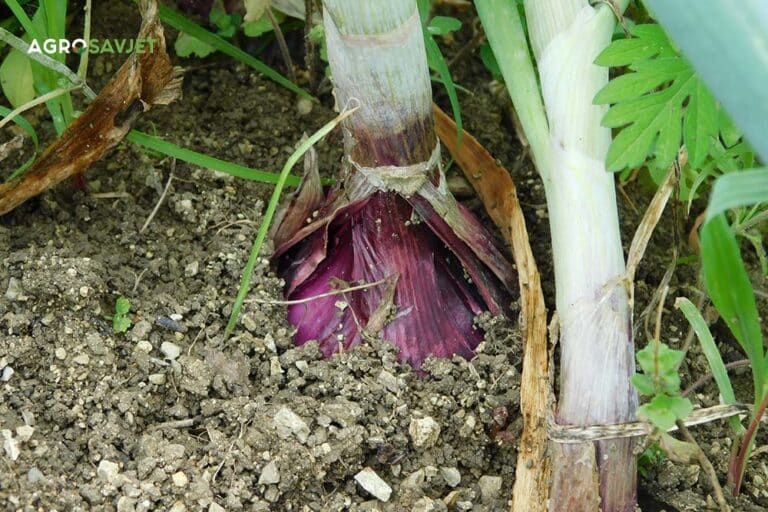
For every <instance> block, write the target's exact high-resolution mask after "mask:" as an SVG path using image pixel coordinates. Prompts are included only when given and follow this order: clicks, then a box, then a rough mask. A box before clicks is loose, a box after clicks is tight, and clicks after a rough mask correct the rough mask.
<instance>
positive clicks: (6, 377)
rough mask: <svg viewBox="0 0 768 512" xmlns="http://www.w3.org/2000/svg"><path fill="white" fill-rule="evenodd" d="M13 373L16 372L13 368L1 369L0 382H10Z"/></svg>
mask: <svg viewBox="0 0 768 512" xmlns="http://www.w3.org/2000/svg"><path fill="white" fill-rule="evenodd" d="M14 373H16V372H15V371H14V370H13V368H11V367H10V366H6V367H5V368H3V373H2V375H0V380H1V381H3V382H8V381H9V380H11V377H13V374H14Z"/></svg>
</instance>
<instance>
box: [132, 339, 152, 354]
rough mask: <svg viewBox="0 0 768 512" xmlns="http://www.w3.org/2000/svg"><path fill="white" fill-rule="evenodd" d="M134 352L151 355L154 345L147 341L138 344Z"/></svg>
mask: <svg viewBox="0 0 768 512" xmlns="http://www.w3.org/2000/svg"><path fill="white" fill-rule="evenodd" d="M133 350H135V351H136V352H143V353H145V354H149V353H150V352H152V344H151V343H150V342H148V341H146V340H142V341H140V342H138V343H136V346H135V347H133Z"/></svg>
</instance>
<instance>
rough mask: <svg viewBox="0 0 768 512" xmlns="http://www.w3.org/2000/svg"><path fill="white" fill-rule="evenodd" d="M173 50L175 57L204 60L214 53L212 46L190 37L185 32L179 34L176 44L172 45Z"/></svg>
mask: <svg viewBox="0 0 768 512" xmlns="http://www.w3.org/2000/svg"><path fill="white" fill-rule="evenodd" d="M173 48H174V50H176V55H178V56H179V57H184V58H187V57H190V56H192V55H194V56H195V57H198V58H201V59H204V58H205V57H207V56H209V55H210V54H212V53H213V52H215V51H216V50H215V49H214V48H213V47H212V46H209V45H208V44H206V43H204V42H202V41H201V40H199V39H197V38H196V37H192V36H191V35H189V34H187V33H186V32H179V35H178V37H177V38H176V42H175V43H174V44H173Z"/></svg>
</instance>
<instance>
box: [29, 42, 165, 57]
mask: <svg viewBox="0 0 768 512" xmlns="http://www.w3.org/2000/svg"><path fill="white" fill-rule="evenodd" d="M156 45H157V39H151V38H150V39H89V40H88V41H86V40H85V39H74V40H69V39H45V40H44V41H43V42H42V44H41V43H40V41H37V40H36V39H33V40H32V42H31V43H30V44H29V49H28V50H27V53H45V54H47V55H54V54H59V53H66V54H70V53H75V54H78V55H79V54H82V53H84V52H88V53H89V54H91V55H98V54H105V53H120V54H127V53H134V52H135V53H147V52H149V53H154V51H155V46H156Z"/></svg>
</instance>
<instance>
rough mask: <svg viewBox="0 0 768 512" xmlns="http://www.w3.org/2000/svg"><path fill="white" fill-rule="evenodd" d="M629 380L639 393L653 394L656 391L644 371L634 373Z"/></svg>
mask: <svg viewBox="0 0 768 512" xmlns="http://www.w3.org/2000/svg"><path fill="white" fill-rule="evenodd" d="M629 381H630V382H631V383H632V385H633V386H635V388H637V390H638V391H639V392H640V394H641V395H645V396H653V395H654V394H655V393H656V390H655V389H654V386H653V381H652V380H651V378H650V377H648V376H647V375H645V374H644V373H636V374H634V375H633V376H632V377H630V378H629Z"/></svg>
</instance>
